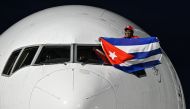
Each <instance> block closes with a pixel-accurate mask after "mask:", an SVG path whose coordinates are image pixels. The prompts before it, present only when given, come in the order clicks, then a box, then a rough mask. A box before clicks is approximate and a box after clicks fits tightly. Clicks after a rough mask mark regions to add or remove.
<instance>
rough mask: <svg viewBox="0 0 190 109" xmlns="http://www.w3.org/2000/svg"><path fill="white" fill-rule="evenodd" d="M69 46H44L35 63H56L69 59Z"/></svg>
mask: <svg viewBox="0 0 190 109" xmlns="http://www.w3.org/2000/svg"><path fill="white" fill-rule="evenodd" d="M70 48H71V47H70V46H44V47H43V48H42V50H41V52H40V55H39V56H38V58H37V60H36V62H35V64H56V63H65V62H69V61H70V54H71V53H70Z"/></svg>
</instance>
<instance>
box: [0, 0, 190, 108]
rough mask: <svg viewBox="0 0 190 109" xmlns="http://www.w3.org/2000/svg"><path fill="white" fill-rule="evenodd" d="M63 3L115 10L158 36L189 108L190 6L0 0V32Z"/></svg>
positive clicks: (122, 0) (140, 0) (121, 0)
mask: <svg viewBox="0 0 190 109" xmlns="http://www.w3.org/2000/svg"><path fill="white" fill-rule="evenodd" d="M60 5H90V6H96V7H100V8H104V9H107V10H110V11H113V12H115V13H117V14H120V15H121V16H124V17H126V18H128V19H130V20H132V21H133V22H134V23H136V24H137V25H139V26H140V27H142V28H143V29H144V30H145V31H146V32H148V33H149V34H151V35H154V36H158V38H159V39H160V41H161V46H162V48H163V49H164V50H165V52H166V53H167V54H168V56H169V57H170V59H171V61H172V63H173V65H174V67H175V68H176V70H177V72H178V76H179V78H180V80H181V83H182V87H183V91H184V94H185V98H186V105H187V109H190V93H189V92H190V87H189V82H190V80H189V78H190V72H189V70H188V68H189V66H188V65H190V64H189V61H190V59H189V56H190V52H189V50H190V49H189V48H188V47H190V46H188V44H189V39H190V38H189V37H190V32H189V31H190V30H189V25H190V21H189V20H190V12H189V10H190V6H189V3H188V1H185V0H180V1H174V0H112V1H111V0H19V1H16V0H15V1H11V0H4V1H3V0H1V1H0V14H1V16H0V33H2V32H4V31H5V30H6V29H8V28H9V27H10V26H11V25H13V24H14V23H16V22H17V21H19V20H21V19H22V18H24V17H26V16H28V15H30V14H32V13H35V12H37V11H40V10H43V9H46V8H50V7H54V6H60Z"/></svg>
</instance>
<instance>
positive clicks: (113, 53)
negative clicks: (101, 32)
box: [100, 37, 162, 73]
mask: <svg viewBox="0 0 190 109" xmlns="http://www.w3.org/2000/svg"><path fill="white" fill-rule="evenodd" d="M100 41H101V45H102V48H103V51H104V53H105V55H106V57H107V58H108V60H109V62H110V63H111V64H112V65H113V66H114V67H116V68H118V69H120V70H122V71H125V72H127V73H133V72H135V71H139V70H143V69H145V68H150V67H153V66H156V65H158V64H160V60H161V57H162V52H161V48H160V44H159V40H158V38H157V37H148V38H130V39H129V38H106V37H101V38H100Z"/></svg>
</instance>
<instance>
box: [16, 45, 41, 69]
mask: <svg viewBox="0 0 190 109" xmlns="http://www.w3.org/2000/svg"><path fill="white" fill-rule="evenodd" d="M37 50H38V46H35V47H28V48H25V49H24V51H23V52H22V54H21V56H20V57H19V59H18V61H17V63H16V65H15V67H14V70H13V72H15V71H16V70H18V69H20V68H22V67H24V66H27V65H30V64H31V62H32V60H33V58H34V56H35V54H36V52H37Z"/></svg>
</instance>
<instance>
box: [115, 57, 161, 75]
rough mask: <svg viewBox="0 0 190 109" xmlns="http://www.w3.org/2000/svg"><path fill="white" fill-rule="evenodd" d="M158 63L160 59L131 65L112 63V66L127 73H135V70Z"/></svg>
mask: <svg viewBox="0 0 190 109" xmlns="http://www.w3.org/2000/svg"><path fill="white" fill-rule="evenodd" d="M158 64H160V61H158V60H155V61H149V62H146V63H140V64H135V65H131V66H120V65H114V67H115V68H117V69H120V70H122V71H124V72H127V73H135V71H139V70H144V69H145V68H150V67H153V66H155V65H158Z"/></svg>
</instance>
